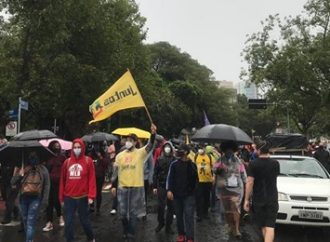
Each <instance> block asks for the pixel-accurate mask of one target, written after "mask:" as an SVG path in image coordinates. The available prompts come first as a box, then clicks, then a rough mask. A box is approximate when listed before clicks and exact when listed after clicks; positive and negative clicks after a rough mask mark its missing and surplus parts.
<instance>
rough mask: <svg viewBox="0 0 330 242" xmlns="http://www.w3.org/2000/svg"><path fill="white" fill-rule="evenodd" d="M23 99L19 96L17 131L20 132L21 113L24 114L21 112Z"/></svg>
mask: <svg viewBox="0 0 330 242" xmlns="http://www.w3.org/2000/svg"><path fill="white" fill-rule="evenodd" d="M21 101H22V98H21V97H19V98H18V117H17V133H20V132H21V115H22V112H21Z"/></svg>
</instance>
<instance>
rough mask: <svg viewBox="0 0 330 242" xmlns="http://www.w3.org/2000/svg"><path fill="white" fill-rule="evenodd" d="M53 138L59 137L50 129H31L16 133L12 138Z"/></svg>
mask: <svg viewBox="0 0 330 242" xmlns="http://www.w3.org/2000/svg"><path fill="white" fill-rule="evenodd" d="M52 138H57V136H56V134H54V133H53V132H51V131H49V130H29V131H25V132H21V133H19V134H17V135H15V136H14V137H13V138H12V139H11V140H41V139H52Z"/></svg>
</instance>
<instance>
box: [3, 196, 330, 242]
mask: <svg viewBox="0 0 330 242" xmlns="http://www.w3.org/2000/svg"><path fill="white" fill-rule="evenodd" d="M110 206H111V198H110V194H109V193H105V194H104V205H103V206H102V215H101V216H96V215H95V214H92V215H91V219H92V224H93V228H94V232H95V234H96V241H97V242H122V241H123V240H122V237H121V236H122V229H121V223H120V220H119V219H118V217H117V216H111V215H110ZM148 212H149V214H148V218H147V220H146V221H145V222H143V221H141V222H140V223H139V227H138V234H137V241H138V242H175V238H176V234H174V235H167V234H165V232H164V231H161V232H159V233H158V234H156V233H155V232H154V229H155V227H156V226H157V217H156V203H155V200H154V199H152V198H151V199H150V202H149V205H148ZM0 214H1V218H2V214H3V211H0ZM175 222H176V221H175V220H174V224H173V230H174V231H175V230H176V229H175ZM56 223H57V221H55V229H54V230H53V231H51V232H47V233H45V232H42V231H41V229H42V227H43V226H44V220H43V218H42V217H41V218H40V221H39V222H38V228H37V235H36V238H35V242H65V240H64V229H63V228H59V227H58V226H56ZM76 228H77V229H76V242H85V241H86V237H85V235H84V233H83V232H82V229H81V227H80V224H79V222H78V220H77V221H76ZM18 229H19V226H0V242H24V234H22V233H18V232H17V231H18ZM241 231H242V234H243V238H242V239H241V240H238V239H235V238H232V237H230V236H229V235H228V233H227V230H226V226H224V224H223V223H222V222H221V219H220V215H219V214H218V213H214V214H212V215H211V217H210V219H209V220H204V221H202V222H201V223H196V230H195V233H196V238H195V240H196V241H198V242H213V241H217V242H235V241H242V242H259V241H261V240H260V233H259V231H258V229H257V228H256V227H255V226H253V225H252V223H251V222H249V223H245V224H242V226H241ZM328 241H330V228H328V229H321V228H303V227H292V226H290V227H289V226H278V227H277V231H276V242H328Z"/></svg>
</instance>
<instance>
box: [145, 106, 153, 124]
mask: <svg viewBox="0 0 330 242" xmlns="http://www.w3.org/2000/svg"><path fill="white" fill-rule="evenodd" d="M144 108H145V110H146V112H147V115H148V118H149V120H150V123H151V124H153V123H154V122H153V121H152V118H151V115H150V112H149V110H148V108H147V106H146V105H145V104H144Z"/></svg>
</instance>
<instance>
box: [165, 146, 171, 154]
mask: <svg viewBox="0 0 330 242" xmlns="http://www.w3.org/2000/svg"><path fill="white" fill-rule="evenodd" d="M164 151H165V153H166V154H169V153H171V148H170V147H168V146H166V147H165V148H164Z"/></svg>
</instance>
